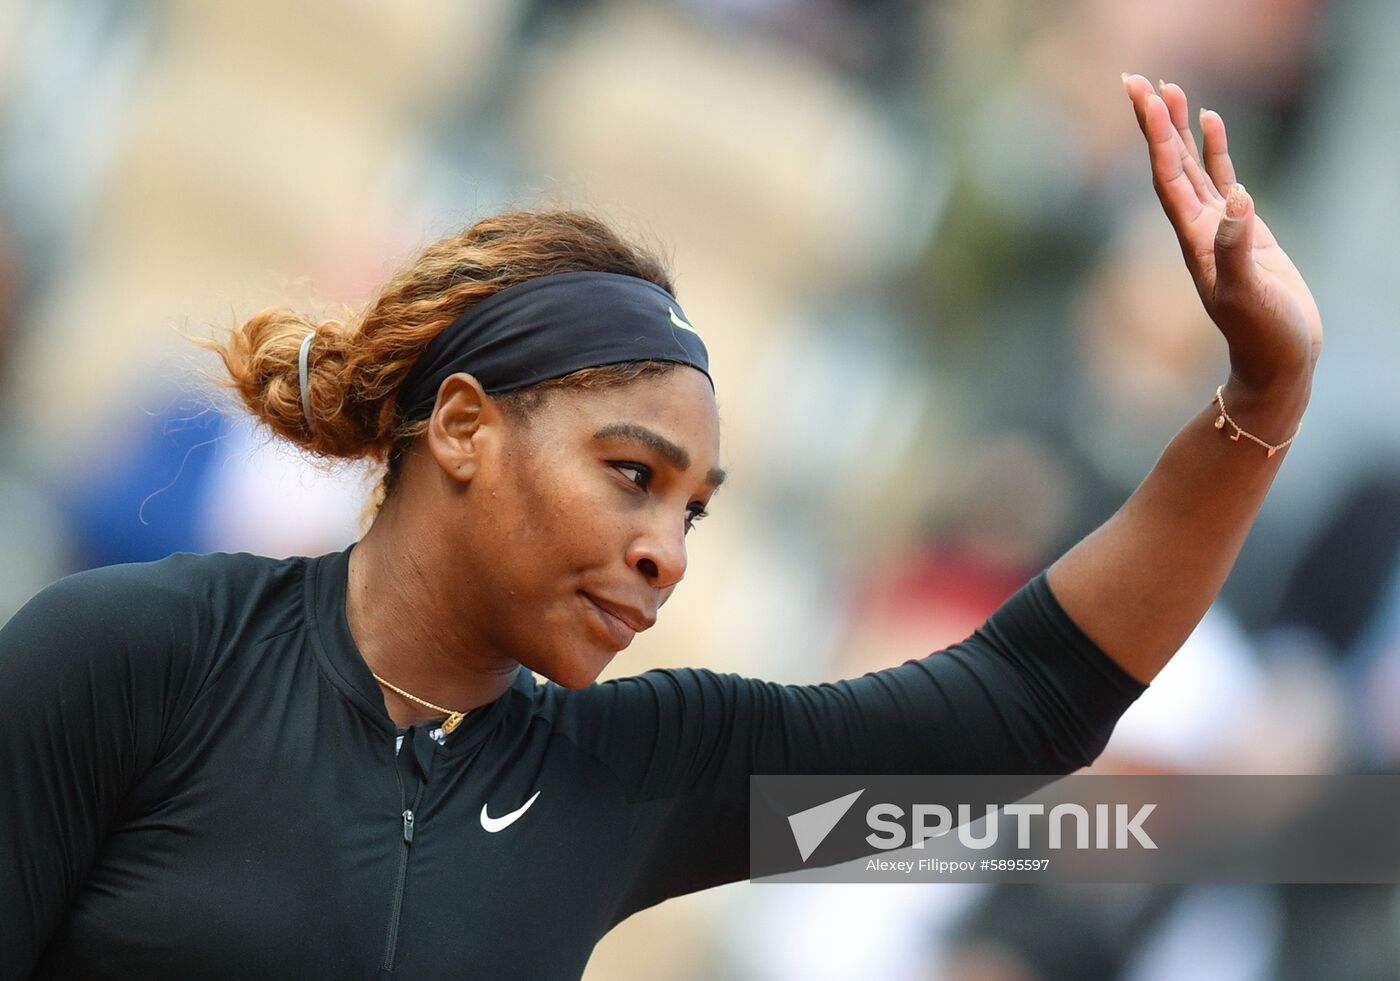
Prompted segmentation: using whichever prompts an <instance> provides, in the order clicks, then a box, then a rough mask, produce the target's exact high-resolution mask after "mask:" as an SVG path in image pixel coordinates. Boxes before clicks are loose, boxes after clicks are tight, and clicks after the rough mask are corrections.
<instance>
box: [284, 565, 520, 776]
mask: <svg viewBox="0 0 1400 981" xmlns="http://www.w3.org/2000/svg"><path fill="white" fill-rule="evenodd" d="M354 547H355V546H354V545H350V546H349V547H348V548H346V549H345V550H344V551H341V552H331V553H329V554H326V555H321V556H317V557H316V558H312V559H307V560H306V580H305V594H304V603H305V613H306V624H307V630H308V632H309V633H310V634H311V641H312V647H313V648H314V649H315V652H316V659H317V660H318V661H319V662H320V664H321V668H322V670H323V671H324V673H325V675H326V677H327V678H328V679H329V680H330V682H331V684H332V685H333V686H334V687H335V688H336V690H337V691H339V692H340V693H341V694H342V695H344V696H345V699H346V700H347V701H348V702H350V704H351V705H353V706H354V707H355V709H356V711H357V712H358V713H359V714H360V715H361V716H362V717H364V719H365V720H366V721H368V722H369V723H370V724H371V725H373V726H375V727H376V728H378V729H381V730H383V732H384V733H385V736H386V738H388V739H393V738H394V736H395V733H396V732H397V727H396V726H395V725H394V720H393V719H392V718H390V717H389V710H388V709H387V708H385V706H384V693H383V691H382V690H381V689H380V687H379V683H378V682H377V681H375V680H374V675H372V674H370V670H369V665H368V664H366V663H365V659H364V656H363V655H361V654H360V650H359V648H358V647H356V646H355V638H354V637H353V636H351V634H350V622H349V621H348V620H347V619H346V616H345V593H346V583H347V581H348V578H349V572H350V552H351V550H352V549H353V548H354ZM534 688H535V676H534V675H533V674H531V673H530V672H529V671H527V670H525V668H524V667H519V668H517V669H516V672H515V677H514V678H513V679H512V680H511V684H510V687H509V688H507V689H506V691H505V692H504V693H503V694H502V695H501V697H499V698H497V699H496V700H495V701H494V702H488V703H486V704H485V705H481V706H478V707H477V708H475V709H473V710H472V711H471V712H469V713H467V717H466V718H465V719H464V720H463V721H462V724H461V725H460V726H458V727H457V729H456V730H454V731H453V733H452V734H451V735H450V736H448V738H447V744H446V745H445V746H441V747H438V752H443V753H448V754H454V755H455V754H458V753H464V752H466V751H467V750H468V749H469V748H470V747H473V746H475V745H477V744H478V743H480V742H481V741H482V740H483V739H485V738H486V736H487V734H488V733H490V732H491V731H492V730H493V729H494V728H496V726H497V725H498V724H499V723H500V722H501V720H502V719H503V718H504V717H505V715H506V713H507V712H508V711H510V709H511V707H512V706H513V705H517V704H522V703H523V704H524V705H526V706H528V705H530V704H532V703H533V701H534Z"/></svg>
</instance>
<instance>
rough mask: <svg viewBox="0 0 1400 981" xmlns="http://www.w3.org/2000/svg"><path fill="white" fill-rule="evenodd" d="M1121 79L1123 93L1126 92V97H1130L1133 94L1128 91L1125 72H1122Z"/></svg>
mask: <svg viewBox="0 0 1400 981" xmlns="http://www.w3.org/2000/svg"><path fill="white" fill-rule="evenodd" d="M1122 78H1123V91H1124V92H1127V93H1128V95H1129V96H1130V97H1131V96H1132V94H1133V93H1132V91H1131V90H1129V88H1128V73H1127V72H1124V73H1123V75H1122Z"/></svg>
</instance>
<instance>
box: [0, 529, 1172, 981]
mask: <svg viewBox="0 0 1400 981" xmlns="http://www.w3.org/2000/svg"><path fill="white" fill-rule="evenodd" d="M348 557H349V549H347V550H346V551H344V552H338V553H332V554H329V555H324V556H320V557H318V558H292V559H286V560H273V559H268V558H262V557H257V556H251V555H226V554H219V555H209V556H195V555H183V554H182V555H175V556H171V557H170V558H167V559H164V560H162V561H159V562H154V563H148V564H141V565H127V566H116V567H111V568H106V569H99V570H94V571H91V572H86V573H81V574H79V575H75V576H70V577H69V578H67V579H64V580H62V581H60V582H58V583H56V584H54V585H53V586H51V587H49V588H48V589H47V590H45V591H44V592H43V593H41V594H40V595H39V596H38V597H36V598H35V599H34V600H33V601H31V602H30V604H29V605H28V606H27V607H25V608H24V609H23V610H22V611H21V612H20V613H18V614H17V615H16V616H15V617H14V618H13V619H12V620H11V621H10V623H9V624H7V625H6V626H5V628H4V629H3V630H0V977H4V978H12V977H13V978H20V977H28V976H31V975H34V976H39V977H62V978H85V979H92V978H109V977H110V978H133V977H141V978H148V979H155V978H264V977H300V978H303V979H315V978H346V979H351V978H355V979H359V978H366V979H369V978H375V977H380V978H387V977H390V976H393V977H403V978H414V979H429V978H439V977H442V978H449V977H450V978H493V979H494V978H532V979H548V978H576V977H578V976H579V975H580V974H581V973H582V971H583V968H584V965H585V963H586V962H587V960H588V957H589V954H590V952H591V951H592V949H593V947H594V945H595V944H596V943H597V941H598V940H599V938H601V937H602V936H603V934H605V933H606V932H607V931H608V930H609V929H610V928H611V927H612V926H613V925H615V924H616V923H618V922H619V921H620V920H622V919H623V918H625V917H626V916H628V915H629V914H631V913H633V912H636V911H637V910H640V909H643V908H645V907H647V906H650V905H653V904H655V903H658V902H660V901H662V900H664V899H666V898H667V897H670V896H677V895H681V894H683V893H688V892H692V891H695V890H697V889H704V888H706V887H709V886H713V885H718V884H720V883H724V882H729V881H733V880H735V879H741V878H744V877H745V875H746V869H747V861H748V778H749V775H750V774H752V773H803V772H810V773H822V772H825V773H1044V774H1052V773H1067V772H1069V771H1071V770H1074V769H1076V768H1078V767H1080V766H1082V765H1084V764H1086V763H1088V762H1089V761H1090V760H1092V759H1093V758H1094V757H1095V756H1096V755H1097V754H1098V753H1099V752H1100V751H1101V750H1102V748H1103V746H1104V744H1105V742H1106V741H1107V739H1108V736H1109V734H1110V732H1111V731H1112V728H1113V725H1114V723H1115V722H1116V720H1117V719H1118V717H1119V715H1120V714H1121V713H1122V712H1123V711H1124V710H1125V709H1126V708H1127V707H1128V705H1129V704H1131V703H1132V701H1133V700H1134V699H1135V698H1136V697H1137V696H1138V695H1139V694H1141V692H1142V691H1143V690H1145V686H1143V685H1141V684H1139V683H1138V682H1136V681H1135V680H1133V679H1132V678H1131V677H1130V676H1129V675H1127V674H1126V673H1125V672H1124V671H1123V670H1122V669H1121V668H1119V667H1118V665H1117V664H1115V663H1114V662H1113V661H1112V660H1110V659H1109V658H1108V657H1107V656H1106V655H1104V654H1103V653H1102V652H1101V651H1100V650H1099V649H1098V648H1097V647H1095V646H1094V644H1093V643H1092V642H1091V641H1090V640H1089V639H1088V638H1087V637H1086V636H1085V635H1084V634H1083V633H1082V632H1081V631H1080V630H1079V629H1078V628H1077V627H1076V626H1075V624H1074V623H1073V622H1072V621H1071V620H1070V619H1069V618H1068V617H1067V616H1066V615H1065V613H1064V611H1063V610H1062V609H1061V608H1060V606H1059V604H1058V603H1057V602H1056V600H1055V598H1054V596H1053V594H1052V593H1051V592H1050V589H1049V587H1048V586H1047V585H1046V583H1045V579H1044V576H1043V575H1042V576H1039V577H1037V578H1036V579H1034V580H1032V581H1031V582H1030V583H1029V584H1028V585H1027V586H1026V587H1025V588H1023V589H1022V590H1021V591H1020V592H1019V593H1017V594H1016V595H1015V596H1014V597H1012V598H1011V599H1010V600H1008V601H1007V603H1006V604H1005V605H1004V606H1003V607H1002V608H1001V609H1000V610H999V611H998V612H997V613H996V614H995V615H994V616H993V617H992V618H991V619H990V620H989V621H988V622H987V624H986V625H985V626H984V627H983V628H982V629H980V630H979V631H978V632H977V633H975V634H974V635H973V636H972V637H970V638H969V639H968V640H966V641H965V642H963V643H961V644H959V645H957V646H955V647H953V648H950V649H949V650H947V651H942V652H939V653H936V654H933V655H930V656H929V657H926V658H924V659H922V660H917V661H909V662H907V663H905V664H903V665H901V666H899V667H895V668H890V669H888V670H884V671H879V672H875V673H872V674H868V675H865V676H864V677H861V678H857V679H853V680H850V681H842V682H837V683H835V684H823V685H811V686H794V685H780V684H773V683H768V682H762V681H756V680H751V679H748V678H742V677H738V676H735V675H722V674H716V673H714V672H710V671H703V670H660V671H649V672H647V673H646V674H643V675H640V676H638V677H634V678H626V679H621V680H615V681H609V682H605V683H602V684H596V685H592V686H590V687H588V688H584V689H581V690H577V691H571V690H566V689H563V688H560V687H559V686H557V685H554V684H539V683H537V682H536V681H535V679H534V677H533V676H532V675H531V674H530V672H528V671H525V670H523V669H522V670H520V671H519V672H518V673H517V676H516V678H515V681H514V684H513V685H512V687H511V688H510V689H509V690H508V691H507V692H506V694H504V695H503V696H502V697H501V698H499V699H498V700H496V701H495V702H493V703H491V704H490V705H488V706H484V707H482V708H481V709H478V710H477V711H475V712H472V713H471V714H470V715H469V716H468V717H467V720H466V721H465V722H464V723H463V724H462V725H461V727H460V728H458V729H457V730H456V731H455V732H453V733H452V734H451V735H449V736H447V737H446V740H445V744H444V745H439V744H438V743H436V742H435V741H433V740H432V739H430V738H428V730H429V729H430V728H431V727H430V726H428V725H422V726H415V727H412V728H411V729H410V730H409V732H408V734H407V737H406V738H405V740H404V742H403V750H402V751H401V752H398V753H397V754H396V752H395V727H394V725H393V722H392V720H391V719H390V718H389V716H388V715H387V713H386V712H385V708H384V702H383V699H382V697H381V695H380V691H379V688H378V686H377V685H376V684H375V682H374V680H373V678H372V677H371V675H370V673H369V669H368V667H367V666H366V664H365V662H364V660H363V659H362V658H361V657H360V655H359V653H358V651H357V650H356V648H355V645H354V642H353V640H352V638H351V636H350V631H349V627H348V626H347V623H346V619H345V585H346V570H347V567H348Z"/></svg>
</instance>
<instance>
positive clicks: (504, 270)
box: [192, 211, 675, 504]
mask: <svg viewBox="0 0 1400 981" xmlns="http://www.w3.org/2000/svg"><path fill="white" fill-rule="evenodd" d="M584 271H594V272H611V273H620V274H623V275H628V276H636V277H638V278H640V279H644V280H647V281H649V282H651V283H655V284H656V285H657V286H660V287H661V288H662V289H664V290H666V291H667V292H668V293H671V294H672V295H675V288H674V285H673V284H672V281H671V275H670V273H669V272H668V271H667V269H666V266H665V264H664V263H663V262H662V261H661V260H660V259H659V258H658V257H657V256H655V255H654V254H652V253H650V252H647V251H645V250H643V249H642V248H640V247H639V246H637V245H634V244H632V243H629V242H628V241H626V240H625V239H623V238H622V236H620V235H619V234H618V233H617V232H615V231H613V230H612V229H611V228H609V227H608V226H607V225H606V224H604V223H603V222H602V221H600V220H598V219H597V218H595V217H593V216H592V215H588V214H584V213H581V212H576V211H508V212H504V213H502V214H498V215H494V216H492V217H490V218H485V219H483V220H481V221H479V222H477V223H476V224H474V225H472V226H471V227H470V228H468V229H466V230H465V231H463V232H460V233H458V234H456V235H450V236H448V237H446V238H443V239H440V240H439V241H437V242H434V243H433V244H432V245H430V246H428V248H427V249H425V250H424V251H423V253H422V254H421V255H419V256H418V258H417V259H416V260H414V261H413V262H412V263H411V264H409V265H408V266H407V267H405V268H404V269H402V270H401V271H400V272H398V273H397V274H396V275H395V276H393V277H392V278H391V279H390V280H389V281H388V282H387V283H386V284H385V285H384V287H383V288H382V289H381V290H380V292H379V295H378V296H377V297H375V299H374V300H373V301H371V302H370V303H369V304H368V305H366V307H365V308H364V309H363V310H362V311H361V312H360V314H359V315H358V316H357V317H355V318H353V319H352V320H350V321H349V322H344V321H340V320H323V321H319V322H318V321H315V320H312V319H311V318H309V317H306V316H305V315H303V314H301V313H299V312H297V311H295V310H291V309H288V308H285V307H273V308H269V309H266V310H263V311H262V312H260V313H258V314H257V315H255V316H253V317H250V318H249V319H248V320H247V321H245V322H244V323H243V324H242V325H240V326H238V327H236V328H234V329H233V330H232V331H231V332H230V333H229V336H228V337H226V338H224V339H220V340H204V339H199V338H192V340H194V342H195V343H197V344H199V345H200V346H202V347H205V348H207V349H209V350H212V351H214V352H216V353H217V354H218V355H219V357H220V359H221V360H222V361H223V364H224V368H225V369H226V370H227V374H228V376H227V378H221V379H218V382H219V384H221V385H223V386H225V387H226V388H228V389H231V390H232V391H233V392H234V393H235V394H236V395H237V396H238V397H239V399H240V400H241V401H242V403H243V404H244V406H246V407H247V410H248V411H249V412H250V413H251V414H252V415H253V416H254V417H255V418H257V419H258V420H259V421H261V422H262V423H264V424H265V425H266V426H267V427H268V428H269V429H270V430H271V431H272V432H273V433H275V434H276V435H278V436H281V437H283V438H285V439H288V440H290V441H291V442H293V443H295V444H297V445H298V446H300V447H301V448H302V449H304V450H306V451H308V452H309V453H312V454H314V455H316V456H319V457H322V458H332V459H368V460H371V461H373V462H377V463H382V464H384V465H385V467H386V469H385V473H384V477H383V479H382V481H381V484H380V488H379V492H378V493H377V495H376V504H377V503H379V502H382V501H383V500H384V499H385V498H386V497H387V496H388V494H389V493H391V492H392V490H393V487H394V484H395V482H396V479H397V476H398V472H399V469H400V468H399V463H400V461H401V460H402V458H403V451H404V450H405V449H406V447H407V445H408V442H409V441H410V440H412V439H413V438H415V437H416V436H418V435H420V434H421V433H422V432H424V431H425V430H426V429H427V426H428V422H427V420H418V421H415V422H406V421H405V420H404V419H403V418H401V413H400V412H399V409H398V405H397V401H396V397H397V394H398V390H399V386H400V385H402V384H403V382H404V379H405V378H407V376H408V373H409V371H410V370H411V369H412V367H413V365H414V362H416V361H417V360H418V358H419V356H420V355H421V354H422V353H423V349H424V348H425V347H427V345H428V343H429V342H430V341H432V339H433V338H434V337H436V336H437V335H438V333H439V332H441V331H442V330H443V329H444V328H445V327H447V326H448V325H449V324H450V323H452V321H453V320H455V319H456V318H457V317H458V316H460V315H461V314H462V313H463V312H464V311H466V310H469V309H470V308H471V307H473V306H474V305H476V304H477V303H480V302H481V301H482V300H484V299H486V298H487V297H489V296H492V295H493V294H495V293H498V292H500V291H501V290H503V289H506V288H507V287H510V286H513V285H515V284H516V283H520V282H523V281H524V280H527V279H533V278H535V277H537V276H547V275H551V274H554V273H564V272H584ZM308 333H314V334H315V340H314V341H312V343H311V348H310V356H309V361H308V377H307V382H308V385H307V387H308V390H309V398H310V403H311V409H312V418H313V421H314V424H312V425H308V423H307V420H306V418H305V416H304V415H303V413H302V404H301V387H300V382H299V377H298V370H297V355H298V352H299V350H300V348H301V344H302V341H303V340H304V339H305V338H306V336H307V334H308ZM674 367H675V366H674V365H673V364H670V363H669V362H654V361H645V362H631V363H627V364H622V365H605V366H602V367H597V368H585V369H583V370H582V371H577V372H574V373H572V374H570V375H566V376H564V377H562V378H554V379H550V380H549V381H546V382H542V383H540V384H538V385H533V386H530V387H529V388H524V389H519V390H516V391H512V392H507V393H502V394H500V395H497V396H495V398H496V399H497V401H498V402H500V403H501V405H502V406H503V407H504V408H506V409H507V410H509V411H511V412H514V413H516V414H517V415H522V416H523V415H525V414H527V413H528V412H529V411H530V410H531V409H533V408H534V407H535V406H536V405H538V404H539V402H540V400H541V399H542V398H543V397H544V396H545V395H546V394H547V393H548V392H550V391H554V390H559V389H577V388H591V389H601V388H607V387H611V386H613V385H620V384H625V383H627V382H629V381H632V380H634V379H637V378H640V377H644V376H648V375H656V374H663V373H665V372H667V371H669V370H671V369H673V368H674Z"/></svg>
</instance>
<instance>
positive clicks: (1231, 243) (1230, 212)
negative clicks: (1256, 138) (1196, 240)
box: [1215, 184, 1256, 309]
mask: <svg viewBox="0 0 1400 981" xmlns="http://www.w3.org/2000/svg"><path fill="white" fill-rule="evenodd" d="M1255 275H1256V274H1255V267H1254V202H1253V200H1251V199H1250V196H1249V192H1248V191H1246V190H1245V189H1244V185H1243V184H1233V185H1231V187H1230V191H1229V194H1227V195H1226V198H1225V213H1224V214H1223V215H1221V216H1220V227H1219V228H1218V229H1217V230H1216V232H1215V301H1216V303H1218V304H1220V305H1221V306H1223V307H1225V308H1227V309H1228V308H1231V307H1236V308H1242V307H1244V306H1246V305H1247V304H1248V303H1249V301H1250V298H1251V297H1252V296H1253V295H1254V282H1255Z"/></svg>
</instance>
